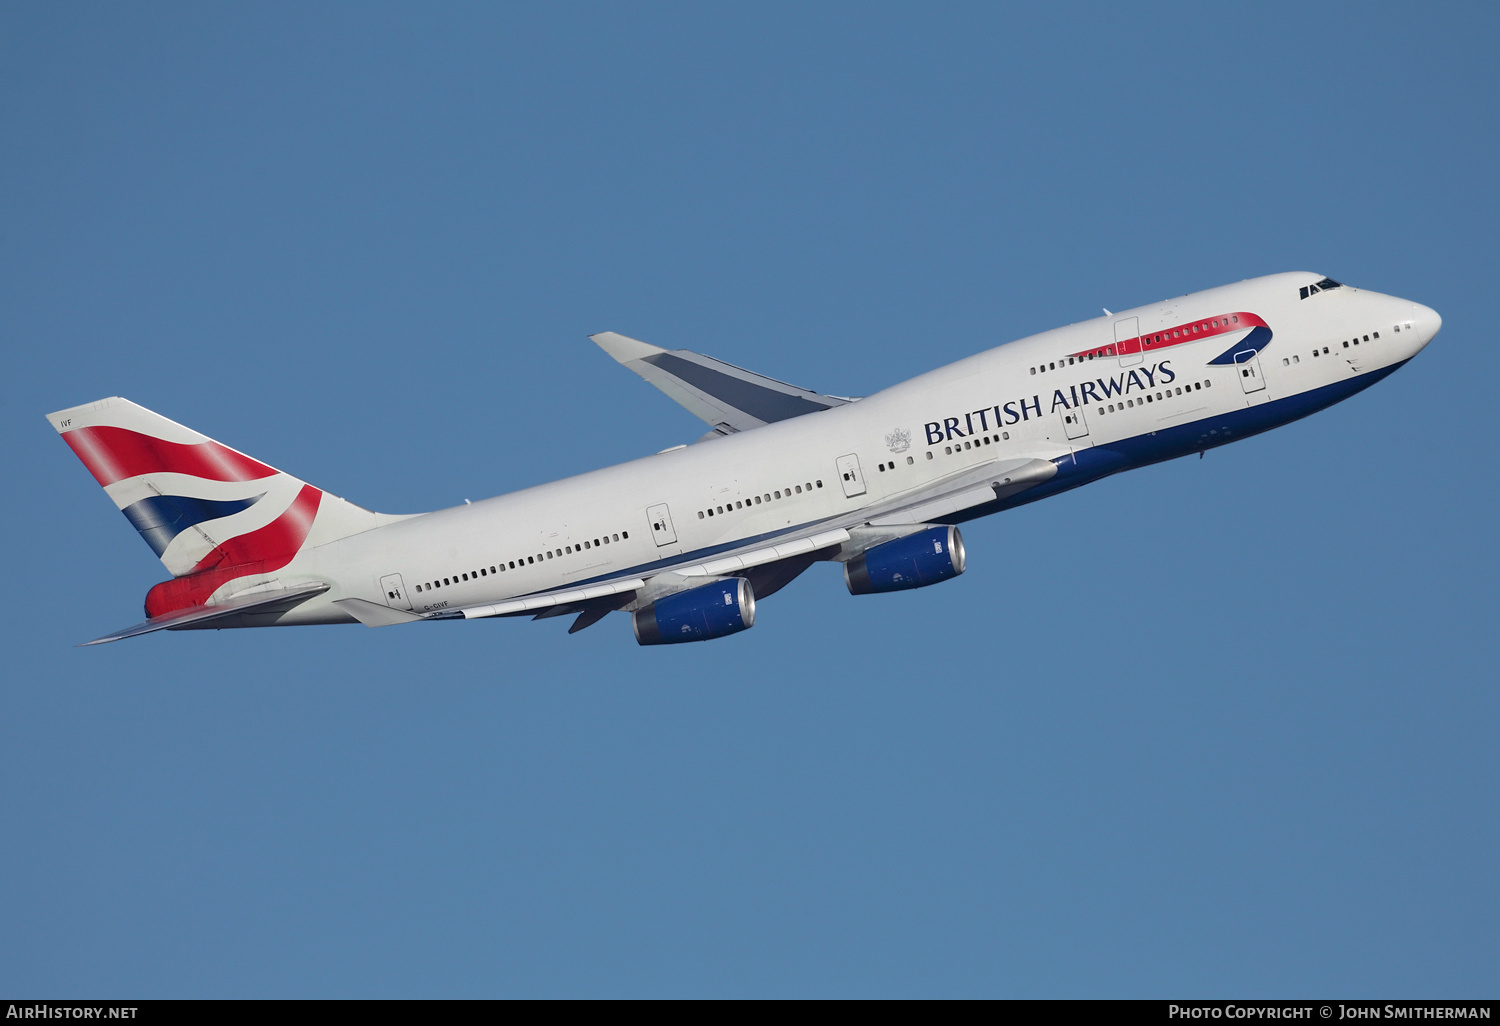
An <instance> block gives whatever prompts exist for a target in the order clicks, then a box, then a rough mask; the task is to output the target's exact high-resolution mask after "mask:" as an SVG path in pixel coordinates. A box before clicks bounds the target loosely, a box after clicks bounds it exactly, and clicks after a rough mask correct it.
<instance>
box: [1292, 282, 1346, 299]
mask: <svg viewBox="0 0 1500 1026" xmlns="http://www.w3.org/2000/svg"><path fill="white" fill-rule="evenodd" d="M1343 287H1344V283H1343V282H1339V281H1334V280H1333V279H1332V278H1324V279H1323V280H1322V281H1320V282H1318V283H1317V284H1316V285H1304V286H1302V288H1300V289H1298V290H1297V291H1298V292H1299V293H1300V294H1301V296H1302V298H1303V299H1306V298H1307V297H1308V296H1316V295H1317V294H1318V293H1319V292H1327V291H1328V290H1329V289H1341V288H1343Z"/></svg>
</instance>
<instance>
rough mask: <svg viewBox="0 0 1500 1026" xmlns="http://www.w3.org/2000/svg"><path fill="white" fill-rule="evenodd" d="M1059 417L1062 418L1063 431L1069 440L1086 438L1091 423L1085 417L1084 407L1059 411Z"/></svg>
mask: <svg viewBox="0 0 1500 1026" xmlns="http://www.w3.org/2000/svg"><path fill="white" fill-rule="evenodd" d="M1057 415H1058V416H1059V417H1061V418H1062V421H1063V430H1064V431H1065V432H1067V435H1068V437H1069V438H1084V437H1086V436H1087V435H1088V433H1089V422H1088V420H1087V419H1085V417H1084V415H1083V407H1082V406H1079V407H1077V408H1075V409H1071V410H1059V411H1058V413H1057Z"/></svg>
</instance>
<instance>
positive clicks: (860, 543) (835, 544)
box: [424, 459, 1057, 634]
mask: <svg viewBox="0 0 1500 1026" xmlns="http://www.w3.org/2000/svg"><path fill="white" fill-rule="evenodd" d="M1056 473H1057V467H1056V465H1055V464H1053V463H1052V462H1051V461H1049V460H1042V459H1014V460H991V461H990V462H988V463H985V464H981V465H980V466H977V467H969V468H967V469H966V470H960V471H958V472H956V473H954V474H950V475H949V476H947V477H945V478H942V479H940V480H938V481H935V482H932V483H931V484H928V485H926V486H924V487H921V488H916V489H912V490H911V491H909V492H904V493H902V494H900V495H896V496H892V497H891V498H889V499H887V500H885V501H883V502H880V503H875V504H873V505H871V506H866V507H864V508H862V509H859V510H853V511H850V512H849V513H846V514H842V515H840V516H838V517H833V518H830V519H828V520H824V521H820V522H817V523H813V524H802V525H799V526H798V527H795V528H791V529H789V530H787V531H785V532H782V533H781V534H778V535H774V536H772V537H770V538H761V539H758V540H757V541H755V542H752V543H749V544H746V545H743V546H741V547H739V548H737V549H732V550H730V551H728V552H723V553H715V554H713V555H711V556H709V557H708V558H704V557H703V556H702V555H701V554H700V555H692V554H689V555H688V556H686V557H684V558H683V559H682V560H680V561H678V562H675V563H667V564H660V565H654V566H651V567H649V568H648V567H637V568H633V569H632V570H631V571H628V572H626V573H624V574H622V575H620V576H619V577H614V578H608V579H605V580H601V581H596V582H592V583H590V584H589V585H587V586H585V587H581V588H578V587H575V588H568V589H558V590H555V591H545V592H537V593H535V594H532V595H522V596H518V597H516V598H513V599H507V600H505V601H504V602H494V603H488V604H485V605H479V606H466V607H463V608H460V609H445V610H442V611H440V612H436V613H428V614H426V616H425V617H424V619H429V620H456V619H464V620H474V619H481V618H484V617H491V616H523V615H527V614H531V615H532V616H533V617H534V618H535V619H538V620H542V619H546V618H548V617H552V616H564V615H569V614H573V613H576V614H578V619H577V621H576V622H575V623H574V624H573V626H572V628H571V629H570V630H569V632H568V633H570V634H571V633H573V632H575V631H580V630H582V629H583V628H585V627H587V626H589V625H590V624H593V623H597V622H598V621H599V620H601V619H603V618H604V616H605V615H607V614H608V613H609V612H611V611H612V610H615V609H623V608H625V607H626V606H629V605H631V604H633V603H644V602H647V601H652V600H653V599H654V598H657V597H660V596H661V595H665V594H669V593H670V592H671V591H674V590H681V589H683V588H687V587H693V586H695V582H698V583H703V584H707V583H708V582H709V581H711V580H714V579H716V578H720V577H730V576H734V577H749V578H750V579H751V581H752V583H753V584H754V585H755V586H756V594H757V596H759V597H762V598H763V597H765V596H767V595H770V594H771V593H772V592H774V591H776V590H779V589H780V588H781V587H783V586H784V585H786V584H787V583H789V582H790V581H791V580H792V578H794V577H796V576H797V574H799V573H801V572H802V571H803V570H805V569H807V567H808V566H810V565H812V563H814V562H816V561H817V560H819V559H839V560H842V559H848V558H851V557H853V556H855V555H857V554H858V553H860V552H862V551H864V549H866V548H868V547H869V546H870V545H871V544H876V543H878V542H880V541H887V540H889V539H891V538H893V537H900V536H901V535H903V534H908V533H910V530H909V528H912V527H915V526H916V525H919V524H925V523H931V522H933V521H937V522H939V523H941V522H942V521H943V520H944V519H945V518H949V517H952V516H953V515H954V514H957V513H960V512H963V511H965V510H968V509H971V508H973V507H975V506H982V505H985V504H986V503H991V502H995V501H998V500H1000V499H1005V498H1009V497H1010V496H1012V495H1017V494H1019V493H1020V492H1023V491H1025V490H1026V489H1028V488H1034V487H1036V486H1037V485H1039V484H1041V483H1042V482H1044V481H1047V480H1049V479H1050V478H1052V477H1053V475H1055V474H1056Z"/></svg>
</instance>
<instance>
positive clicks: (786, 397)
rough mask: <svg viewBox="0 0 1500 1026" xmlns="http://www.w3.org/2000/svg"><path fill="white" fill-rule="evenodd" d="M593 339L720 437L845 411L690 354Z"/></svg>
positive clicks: (832, 401) (830, 401)
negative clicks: (810, 415)
mask: <svg viewBox="0 0 1500 1026" xmlns="http://www.w3.org/2000/svg"><path fill="white" fill-rule="evenodd" d="M589 338H591V339H593V341H594V342H595V343H596V344H597V345H598V346H599V348H600V349H603V350H604V351H605V352H606V353H608V354H609V355H610V356H613V357H614V358H615V359H616V360H618V361H619V362H620V363H622V364H624V365H625V366H626V367H628V368H629V369H630V370H632V371H634V372H635V373H637V374H639V375H640V376H641V377H643V378H645V379H646V380H647V381H649V382H650V383H651V384H653V385H655V386H656V387H657V388H659V389H661V390H662V391H663V392H665V393H666V394H667V396H668V397H669V398H671V399H672V401H673V402H675V403H677V404H678V405H680V406H681V407H682V408H683V409H685V410H687V411H688V412H689V413H691V414H692V415H693V416H695V417H697V418H698V419H699V420H701V421H703V422H704V423H705V424H707V425H708V426H709V427H711V428H713V429H714V432H715V433H717V434H720V435H728V434H733V433H734V432H736V431H748V430H750V429H751V428H757V427H760V426H762V425H764V424H774V423H775V422H776V421H779V420H790V419H791V418H793V417H800V416H802V415H803V414H807V413H817V412H819V411H821V410H827V409H832V408H833V407H835V406H844V405H846V404H848V403H849V402H851V401H852V400H849V399H844V398H841V397H839V396H833V395H822V394H820V393H818V392H813V391H810V390H809V389H806V388H798V387H797V386H796V385H788V384H787V383H786V382H784V381H777V380H776V379H775V378H768V377H766V376H765V375H763V374H756V373H754V372H753V371H747V370H745V369H744V368H742V367H736V366H734V365H733V364H729V363H725V362H724V361H722V360H715V359H714V358H713V357H711V356H704V355H702V354H701V353H694V352H690V351H688V350H686V349H672V350H667V349H663V348H661V347H660V346H653V345H651V344H650V343H647V342H641V341H638V340H637V339H633V338H627V337H626V336H624V335H621V334H619V333H617V332H613V331H602V332H600V333H599V334H597V335H590V336H589Z"/></svg>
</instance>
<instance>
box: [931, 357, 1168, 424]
mask: <svg viewBox="0 0 1500 1026" xmlns="http://www.w3.org/2000/svg"><path fill="white" fill-rule="evenodd" d="M1170 363H1171V361H1170V360H1163V361H1161V362H1160V363H1153V364H1152V365H1151V366H1150V367H1137V368H1135V369H1134V370H1129V371H1122V372H1121V373H1119V374H1116V375H1115V376H1114V377H1110V378H1095V379H1094V380H1092V381H1084V382H1082V383H1080V384H1077V385H1069V386H1068V390H1067V391H1066V392H1065V391H1063V390H1062V389H1060V388H1058V389H1054V390H1053V392H1052V404H1051V406H1050V407H1048V410H1047V412H1048V413H1053V412H1055V411H1057V410H1071V409H1073V408H1074V407H1075V406H1082V405H1084V404H1086V403H1102V402H1105V401H1106V400H1108V399H1111V398H1113V397H1115V396H1121V397H1123V396H1126V395H1129V394H1130V393H1131V392H1133V391H1136V390H1140V391H1142V392H1144V391H1146V390H1147V389H1152V388H1157V387H1159V386H1161V385H1165V384H1167V383H1169V382H1172V381H1176V380H1177V374H1176V372H1175V371H1173V370H1172V368H1171V367H1170V366H1169V364H1170ZM991 414H993V415H994V418H995V423H994V425H993V426H994V427H1000V426H1001V425H1009V424H1015V423H1018V422H1019V421H1023V420H1030V419H1031V418H1032V417H1033V416H1035V417H1040V416H1041V415H1042V397H1041V396H1040V395H1034V396H1032V397H1031V398H1030V399H1014V400H1012V401H1010V402H1008V403H1004V404H1000V403H996V404H995V405H994V406H986V407H985V408H984V409H982V410H974V411H972V412H969V413H965V414H963V416H962V417H945V418H943V420H941V421H936V420H930V421H928V422H927V423H926V424H925V425H923V426H924V427H925V429H926V431H927V444H928V445H937V444H938V443H939V442H941V441H944V440H945V439H953V438H964V437H966V436H968V435H972V434H977V433H979V432H982V431H988V430H989V429H990V427H991V426H992V425H991V424H990V416H991ZM976 421H977V425H978V426H976Z"/></svg>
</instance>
